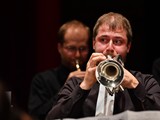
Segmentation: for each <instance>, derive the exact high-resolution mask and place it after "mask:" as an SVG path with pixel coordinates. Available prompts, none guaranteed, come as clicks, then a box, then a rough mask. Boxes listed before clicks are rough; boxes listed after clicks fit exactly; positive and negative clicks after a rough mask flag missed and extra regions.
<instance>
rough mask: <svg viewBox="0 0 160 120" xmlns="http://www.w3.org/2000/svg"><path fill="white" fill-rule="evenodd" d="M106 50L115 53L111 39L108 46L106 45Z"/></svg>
mask: <svg viewBox="0 0 160 120" xmlns="http://www.w3.org/2000/svg"><path fill="white" fill-rule="evenodd" d="M106 52H107V53H113V52H114V46H113V41H112V40H110V41H109V43H108V45H107V47H106Z"/></svg>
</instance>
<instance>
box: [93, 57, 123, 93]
mask: <svg viewBox="0 0 160 120" xmlns="http://www.w3.org/2000/svg"><path fill="white" fill-rule="evenodd" d="M123 77H124V71H123V67H122V65H121V64H120V63H119V62H118V61H116V60H113V59H111V60H108V59H107V60H104V61H102V62H100V63H99V64H98V66H97V69H96V79H97V81H98V82H99V83H100V84H102V85H104V86H105V87H106V88H107V89H110V91H111V92H112V93H113V92H115V91H114V90H116V89H118V87H119V86H120V84H121V83H122V81H123Z"/></svg>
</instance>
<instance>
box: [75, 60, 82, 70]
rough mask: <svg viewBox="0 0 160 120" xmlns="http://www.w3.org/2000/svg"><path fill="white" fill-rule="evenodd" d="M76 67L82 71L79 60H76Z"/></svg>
mask: <svg viewBox="0 0 160 120" xmlns="http://www.w3.org/2000/svg"><path fill="white" fill-rule="evenodd" d="M76 68H77V70H78V71H81V69H80V65H79V60H76Z"/></svg>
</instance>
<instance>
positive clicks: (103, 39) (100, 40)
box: [99, 37, 109, 43]
mask: <svg viewBox="0 0 160 120" xmlns="http://www.w3.org/2000/svg"><path fill="white" fill-rule="evenodd" d="M99 42H101V43H108V42H109V38H107V37H101V38H99Z"/></svg>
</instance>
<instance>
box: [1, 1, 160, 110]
mask: <svg viewBox="0 0 160 120" xmlns="http://www.w3.org/2000/svg"><path fill="white" fill-rule="evenodd" d="M144 1H145V0H93V1H92V0H84V1H83V0H5V1H1V2H0V16H1V18H0V19H1V21H0V29H1V35H0V77H1V80H2V81H4V82H5V83H6V84H7V87H8V90H10V91H12V104H13V105H14V106H16V105H17V106H19V107H21V108H23V109H24V110H27V102H28V94H29V87H30V83H31V80H32V78H33V76H34V75H35V74H36V73H37V72H41V71H44V70H46V69H49V68H52V67H55V66H58V65H59V63H60V56H59V54H58V52H57V47H56V43H57V41H56V40H57V31H58V28H59V27H60V25H62V24H63V23H64V22H66V21H68V20H71V19H78V20H81V21H82V22H84V23H85V24H87V25H88V26H89V27H90V28H91V30H92V28H93V26H94V24H95V22H96V20H97V19H98V17H99V16H101V15H102V14H104V13H106V12H110V11H114V12H119V13H122V14H123V15H124V16H126V17H127V18H128V19H129V20H130V22H131V25H132V28H133V36H134V37H133V39H134V41H133V44H132V48H131V52H130V54H129V55H128V58H127V60H128V63H127V67H129V68H130V69H134V70H138V71H142V72H143V73H151V66H152V62H153V60H155V59H156V58H158V57H160V54H159V50H158V49H159V45H158V41H159V38H158V37H159V30H158V26H159V20H158V17H159V15H158V11H159V10H158V8H157V7H156V4H157V3H155V2H154V3H151V2H150V3H147V2H146V1H145V2H144ZM91 52H92V50H91Z"/></svg>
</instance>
